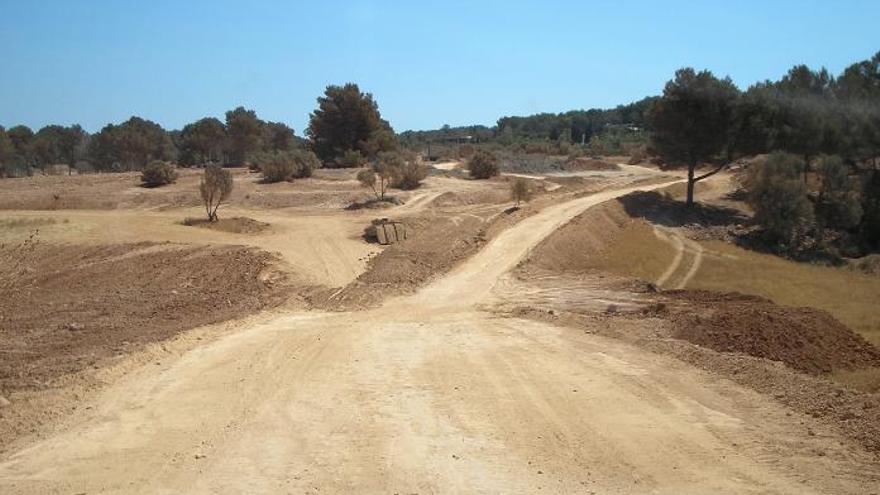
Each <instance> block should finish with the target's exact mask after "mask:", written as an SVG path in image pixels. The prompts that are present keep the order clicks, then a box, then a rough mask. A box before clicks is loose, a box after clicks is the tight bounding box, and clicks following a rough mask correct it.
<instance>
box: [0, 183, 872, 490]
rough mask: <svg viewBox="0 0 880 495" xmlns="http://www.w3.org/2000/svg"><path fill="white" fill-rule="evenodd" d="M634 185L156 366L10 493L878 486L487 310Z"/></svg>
mask: <svg viewBox="0 0 880 495" xmlns="http://www.w3.org/2000/svg"><path fill="white" fill-rule="evenodd" d="M665 185H666V184H660V185H657V186H656V187H663V186H665ZM649 187H655V186H649ZM634 189H643V188H636V187H631V186H630V187H623V188H621V189H619V190H616V191H610V192H605V193H600V194H597V195H594V196H591V197H586V198H578V199H575V200H573V201H570V202H568V203H564V204H560V205H554V206H551V207H549V208H547V209H545V210H543V211H542V212H540V213H538V214H535V215H533V216H532V217H529V218H527V219H525V220H523V221H522V222H520V223H518V224H517V225H515V226H513V227H511V228H510V229H508V230H507V231H504V232H503V233H501V234H499V235H498V236H496V237H495V238H494V239H493V241H491V242H490V243H488V244H487V245H486V246H485V247H484V248H483V250H481V251H480V252H479V253H478V254H477V255H475V256H473V257H472V258H470V259H469V260H468V261H466V262H464V263H463V264H461V265H459V267H458V268H456V269H455V270H453V272H452V273H450V274H449V275H448V276H447V277H444V278H443V279H440V280H438V281H436V282H435V283H433V284H431V285H429V286H428V287H426V288H425V289H423V290H422V291H420V292H419V293H417V294H416V295H415V296H410V297H402V298H397V299H392V300H389V301H387V302H386V304H385V305H384V306H382V307H380V308H377V309H374V310H370V311H363V312H354V313H338V314H323V313H309V314H295V313H285V312H279V313H278V315H277V316H276V317H274V318H270V319H267V320H265V321H262V322H261V323H259V324H257V325H253V326H250V327H246V328H243V329H241V330H240V331H237V332H234V333H230V334H228V335H226V336H224V337H222V338H219V339H217V340H215V341H213V342H210V343H207V344H206V345H204V346H202V347H198V348H196V349H194V350H192V351H190V352H187V353H185V354H183V355H182V356H181V357H180V358H179V359H177V360H176V361H173V362H171V363H168V364H164V365H162V366H156V367H154V366H152V364H149V365H147V366H146V367H144V368H143V369H141V370H138V371H136V372H134V373H132V374H131V375H129V376H127V377H124V378H123V379H121V380H120V381H119V382H117V383H116V384H114V385H112V386H111V387H109V388H108V389H107V390H106V391H105V392H104V393H103V394H102V395H101V396H100V397H98V398H97V399H95V400H94V401H93V403H91V404H89V405H88V406H87V407H91V408H92V409H89V411H93V412H90V413H84V417H83V420H82V421H80V422H78V423H76V424H74V425H72V426H71V427H70V428H68V429H66V430H64V431H60V432H58V433H57V434H56V435H54V436H52V437H50V438H48V439H46V440H43V441H41V442H38V443H35V444H33V445H31V446H30V447H28V448H26V449H25V450H22V451H19V452H17V453H15V454H13V455H12V456H10V457H9V458H8V459H6V460H4V461H3V462H0V492H2V493H4V494H5V493H10V494H16V493H243V492H247V493H287V492H290V493H316V492H322V493H353V492H358V493H440V492H453V493H523V494H525V493H536V492H538V491H545V492H549V493H584V492H587V493H589V492H590V491H592V492H597V493H633V492H641V493H648V492H650V493H682V492H689V493H716V494H726V493H730V494H734V493H736V494H738V493H784V494H787V493H790V494H810V493H865V492H866V487H867V486H869V485H868V483H871V482H872V481H876V480H871V479H868V478H867V477H866V476H867V475H865V474H864V473H866V472H868V470H863V471H858V470H852V467H853V466H854V465H857V464H858V462H859V459H858V458H857V457H855V456H854V455H851V453H850V452H849V451H845V450H843V448H842V447H840V446H839V445H838V441H837V439H835V438H822V437H811V436H807V435H806V433H804V432H803V431H802V430H803V428H802V427H800V426H799V424H798V419H801V418H798V417H794V418H792V417H791V416H790V412H789V411H787V410H785V409H783V408H782V407H780V406H778V405H777V404H776V403H775V402H773V401H771V400H769V399H767V398H765V397H762V396H760V395H758V394H756V393H754V392H751V391H749V390H747V389H743V388H741V387H739V386H736V385H734V384H732V383H730V382H727V381H719V380H717V379H714V378H712V377H709V376H706V375H704V374H702V373H700V372H698V371H696V370H695V369H694V368H692V367H690V366H688V365H686V364H684V363H682V362H680V361H676V360H674V359H672V358H667V357H663V356H659V355H657V354H653V353H650V352H647V351H643V350H640V349H638V348H634V347H631V346H629V345H627V344H625V343H623V342H621V341H616V340H611V339H606V338H602V337H599V336H595V335H589V334H586V333H583V332H575V331H571V330H570V329H565V328H560V327H555V326H552V325H549V324H547V323H542V322H536V321H529V320H519V319H507V318H496V317H492V316H490V315H487V314H485V313H482V312H479V311H477V310H475V306H476V305H477V304H479V303H480V302H481V301H483V300H484V299H485V298H486V297H487V296H488V295H489V294H490V292H491V290H492V287H493V286H494V285H495V283H496V281H497V280H498V279H499V277H501V276H502V275H504V274H505V273H506V272H507V271H508V270H509V269H510V268H512V267H513V266H515V265H516V264H517V263H518V262H519V260H521V259H523V257H524V256H525V255H527V254H528V252H529V250H530V249H532V248H533V247H534V246H535V245H536V244H537V243H538V242H540V241H541V239H543V238H544V237H545V236H546V235H547V234H549V233H550V232H552V231H553V230H554V229H555V228H556V227H558V226H559V225H560V224H561V223H564V222H566V221H567V220H568V219H570V218H573V217H574V216H576V215H578V214H579V213H581V212H583V211H584V210H585V209H587V208H589V207H591V206H593V205H595V204H598V203H600V202H601V201H604V200H607V199H611V198H614V197H617V196H619V195H623V194H627V193H628V192H631V191H632V190H634ZM688 266H690V267H693V263H691V264H690V265H688ZM682 270H685V269H684V268H682ZM689 270H690V268H688V269H687V271H689ZM687 271H685V276H686V275H687ZM816 449H822V455H818V454H816V453H815V452H816ZM860 473H861V474H860Z"/></svg>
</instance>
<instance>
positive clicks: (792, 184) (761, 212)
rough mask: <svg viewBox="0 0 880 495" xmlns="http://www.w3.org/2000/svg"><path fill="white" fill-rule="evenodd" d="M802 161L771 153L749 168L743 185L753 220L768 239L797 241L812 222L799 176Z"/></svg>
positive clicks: (789, 155) (789, 156) (785, 243)
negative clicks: (764, 159)
mask: <svg viewBox="0 0 880 495" xmlns="http://www.w3.org/2000/svg"><path fill="white" fill-rule="evenodd" d="M803 168H804V163H803V161H802V160H801V159H799V158H798V157H797V156H795V155H791V154H788V153H773V154H771V155H770V156H769V157H768V158H767V160H766V161H765V162H764V163H762V164H760V165H758V166H754V167H752V168H751V169H749V175H748V178H747V183H746V188H747V189H748V201H749V204H751V206H752V208H753V209H754V210H755V221H756V222H757V223H758V224H759V225H761V226H762V227H763V228H764V234H765V235H766V236H767V238H768V239H769V240H770V241H771V242H778V243H781V244H783V245H785V246H791V245H794V244H797V242H798V238H799V236H801V235H802V234H803V233H804V232H805V231H806V230H807V229H808V228H809V227H810V224H811V223H812V221H813V208H812V204H811V203H810V200H809V198H808V197H807V187H806V186H805V185H804V181H803V180H802V179H801V173H802V170H803Z"/></svg>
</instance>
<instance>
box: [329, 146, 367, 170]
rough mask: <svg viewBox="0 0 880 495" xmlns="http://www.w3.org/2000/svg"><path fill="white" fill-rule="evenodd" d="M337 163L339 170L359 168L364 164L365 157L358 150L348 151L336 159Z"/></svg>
mask: <svg viewBox="0 0 880 495" xmlns="http://www.w3.org/2000/svg"><path fill="white" fill-rule="evenodd" d="M335 162H336V166H337V167H339V168H357V167H360V166H361V165H363V164H364V155H362V154H361V152H360V151H358V150H348V151H346V152H345V153H344V154H343V155H342V156H338V157H336V160H335Z"/></svg>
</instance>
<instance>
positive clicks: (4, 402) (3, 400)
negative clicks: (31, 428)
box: [0, 395, 12, 408]
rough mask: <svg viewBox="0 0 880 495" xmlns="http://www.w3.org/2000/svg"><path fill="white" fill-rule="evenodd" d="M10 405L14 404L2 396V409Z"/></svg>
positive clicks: (0, 404)
mask: <svg viewBox="0 0 880 495" xmlns="http://www.w3.org/2000/svg"><path fill="white" fill-rule="evenodd" d="M10 404H12V403H11V402H9V399H7V398H6V397H3V396H2V395H0V408H3V407H7V406H9V405H10Z"/></svg>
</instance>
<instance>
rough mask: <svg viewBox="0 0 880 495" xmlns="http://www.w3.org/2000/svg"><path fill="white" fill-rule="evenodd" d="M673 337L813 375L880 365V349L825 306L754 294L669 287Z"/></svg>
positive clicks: (668, 314)
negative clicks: (798, 304) (788, 303)
mask: <svg viewBox="0 0 880 495" xmlns="http://www.w3.org/2000/svg"><path fill="white" fill-rule="evenodd" d="M662 298H663V299H664V300H666V301H668V302H669V303H670V305H671V306H679V308H678V309H677V310H671V311H666V312H665V313H666V314H667V316H668V318H669V319H670V320H671V321H672V322H673V329H674V333H673V335H674V336H675V338H679V339H682V340H686V341H688V342H692V343H694V344H697V345H700V346H703V347H708V348H710V349H714V350H716V351H720V352H739V353H743V354H748V355H750V356H756V357H760V358H765V359H770V360H773V361H779V362H782V363H785V364H786V365H788V366H789V367H791V368H793V369H795V370H798V371H802V372H805V373H811V374H820V373H830V372H832V371H839V370H852V369H859V368H866V367H871V366H880V349H877V348H876V347H874V346H873V345H871V344H870V343H868V342H867V341H866V340H865V339H863V338H862V337H861V336H859V335H858V334H856V333H855V332H853V331H852V330H850V329H849V328H847V327H846V326H845V325H843V324H842V323H840V322H839V321H837V320H836V319H834V317H832V316H831V315H829V314H828V313H826V312H824V311H820V310H817V309H812V308H788V307H783V306H778V305H776V304H774V303H773V302H771V301H769V300H767V299H764V298H762V297H757V296H747V295H742V294H735V293H731V294H718V293H714V292H707V291H669V292H664V293H663V294H662Z"/></svg>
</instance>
